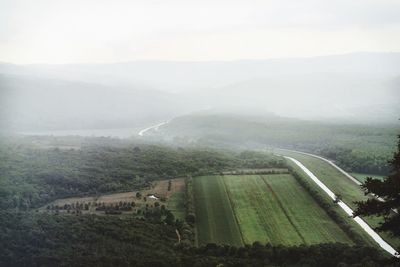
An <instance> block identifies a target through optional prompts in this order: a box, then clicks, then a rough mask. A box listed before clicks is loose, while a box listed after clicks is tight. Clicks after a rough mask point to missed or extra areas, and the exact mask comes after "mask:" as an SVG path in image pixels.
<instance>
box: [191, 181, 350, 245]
mask: <svg viewBox="0 0 400 267" xmlns="http://www.w3.org/2000/svg"><path fill="white" fill-rule="evenodd" d="M194 181H195V183H194V191H195V206H196V217H197V229H198V241H199V244H204V243H208V242H216V243H228V244H235V245H238V244H240V243H242V242H244V243H245V244H251V243H253V242H254V241H260V242H262V243H267V242H269V243H271V244H274V245H277V244H283V245H298V244H316V243H324V242H342V243H352V241H351V240H350V239H349V238H348V237H347V235H346V234H345V233H344V232H343V231H342V230H341V229H340V228H339V227H338V226H337V225H336V224H335V223H334V222H333V221H332V220H331V219H330V218H329V217H328V215H327V214H326V213H325V211H324V210H322V209H321V207H320V206H318V204H317V203H316V202H315V201H314V200H313V199H312V198H311V197H310V196H309V195H308V193H307V192H305V191H304V190H303V188H302V187H301V186H300V184H298V183H297V181H296V180H295V179H294V178H293V177H292V176H291V175H289V174H279V175H225V176H204V177H196V178H195V179H194ZM229 209H230V210H229ZM221 228H222V229H225V231H221Z"/></svg>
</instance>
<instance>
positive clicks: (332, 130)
mask: <svg viewBox="0 0 400 267" xmlns="http://www.w3.org/2000/svg"><path fill="white" fill-rule="evenodd" d="M394 123H396V122H394ZM399 129H400V125H398V124H392V125H374V126H370V125H363V124H343V123H337V122H329V121H326V122H316V121H306V120H298V119H289V118H282V117H278V116H274V115H269V116H243V115H234V114H208V113H205V114H197V115H188V116H182V117H178V118H176V119H174V120H172V121H171V122H170V123H168V124H166V125H164V126H162V127H161V128H160V130H159V131H158V132H157V133H154V134H156V135H158V136H161V137H163V138H165V139H166V140H169V141H171V142H173V143H180V144H189V145H190V144H196V145H199V144H201V145H209V146H218V147H236V148H242V149H244V148H247V149H249V148H250V149H270V148H288V149H294V150H300V151H305V152H312V153H315V154H320V155H322V156H325V157H328V158H330V159H332V160H335V161H337V163H338V164H339V165H340V166H341V167H343V168H345V169H346V170H348V171H353V172H361V173H375V174H387V173H388V171H389V165H388V160H389V159H390V158H391V157H392V156H393V152H394V147H395V143H396V136H397V134H398V132H399Z"/></svg>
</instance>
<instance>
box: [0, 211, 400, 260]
mask: <svg viewBox="0 0 400 267" xmlns="http://www.w3.org/2000/svg"><path fill="white" fill-rule="evenodd" d="M0 266H7V267H13V266H18V267H21V266H49V267H50V266H155V267H156V266H205V267H206V266H207V267H208V266H326V267H329V266H359V267H361V266H362V267H365V266H396V263H395V262H393V261H392V259H388V258H385V257H383V256H382V255H381V254H380V252H379V251H377V250H376V249H375V248H369V247H362V246H348V245H344V244H320V245H313V246H304V245H303V246H296V247H284V246H276V247H273V246H271V245H269V244H266V245H261V244H260V243H257V242H256V243H254V244H252V245H246V246H244V247H240V248H237V247H231V246H226V245H216V244H208V245H205V246H201V247H198V248H196V247H191V246H187V245H184V244H179V243H178V242H177V238H176V234H175V231H174V227H172V226H168V225H165V224H160V223H152V222H147V221H142V220H138V219H134V218H132V217H130V216H112V215H109V216H96V215H85V216H82V215H76V216H57V215H48V214H41V213H30V212H22V213H21V212H20V213H16V212H5V211H2V212H0Z"/></svg>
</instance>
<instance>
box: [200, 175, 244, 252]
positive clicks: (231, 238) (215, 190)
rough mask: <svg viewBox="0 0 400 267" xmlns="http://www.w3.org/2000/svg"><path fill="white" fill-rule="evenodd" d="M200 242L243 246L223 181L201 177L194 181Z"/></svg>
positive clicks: (216, 178) (212, 177) (220, 178)
mask: <svg viewBox="0 0 400 267" xmlns="http://www.w3.org/2000/svg"><path fill="white" fill-rule="evenodd" d="M193 191H194V200H195V207H196V227H197V233H198V236H197V243H198V244H199V245H201V244H207V243H212V242H214V243H219V244H230V245H235V246H242V245H243V240H242V235H241V233H240V229H239V226H238V224H237V222H236V218H235V215H234V214H233V210H232V206H231V203H230V201H229V197H228V193H227V191H226V188H225V185H224V181H223V178H222V177H221V176H200V177H195V178H194V180H193Z"/></svg>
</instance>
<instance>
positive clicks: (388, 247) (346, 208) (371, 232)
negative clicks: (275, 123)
mask: <svg viewBox="0 0 400 267" xmlns="http://www.w3.org/2000/svg"><path fill="white" fill-rule="evenodd" d="M317 157H318V156H317ZM285 158H287V159H289V160H291V161H293V162H294V163H295V164H296V165H297V166H299V167H300V168H301V169H302V170H303V171H304V172H305V173H306V174H307V175H308V176H309V177H310V178H311V179H312V180H313V181H314V182H315V183H316V184H317V185H318V186H319V187H320V188H321V189H322V190H324V192H325V193H326V194H327V195H328V196H329V197H330V198H332V200H335V199H336V196H335V194H334V193H333V192H332V191H331V190H330V189H329V188H328V187H327V186H326V185H325V184H324V183H322V182H321V181H320V180H319V179H318V177H317V176H315V175H314V174H313V173H312V172H311V171H310V170H309V169H307V168H306V167H305V166H304V165H303V164H302V163H301V162H300V161H298V160H297V159H294V158H292V157H287V156H285ZM321 159H323V158H321ZM325 161H327V160H325ZM328 162H329V161H328ZM338 168H339V167H338ZM343 172H344V171H343ZM338 205H339V206H340V207H341V208H342V209H343V210H344V211H345V212H346V213H347V214H348V215H349V216H353V210H352V209H351V208H350V207H349V206H348V205H346V203H344V202H343V201H339V202H338ZM353 219H354V221H356V222H357V223H358V224H359V225H360V226H361V228H362V229H364V231H365V232H367V234H369V235H370V236H371V237H372V239H374V240H375V242H376V243H378V244H379V246H381V247H382V248H383V249H384V250H386V251H387V252H389V253H390V254H392V255H393V256H395V257H397V258H400V255H399V253H398V252H397V251H396V250H395V249H394V248H393V247H392V246H391V245H389V244H388V243H387V242H386V241H385V240H383V239H382V237H380V236H379V235H378V233H376V232H375V231H374V230H373V229H372V228H371V227H370V226H369V225H368V224H367V223H366V222H365V221H364V220H363V219H361V218H360V217H358V216H357V217H355V218H353Z"/></svg>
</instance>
